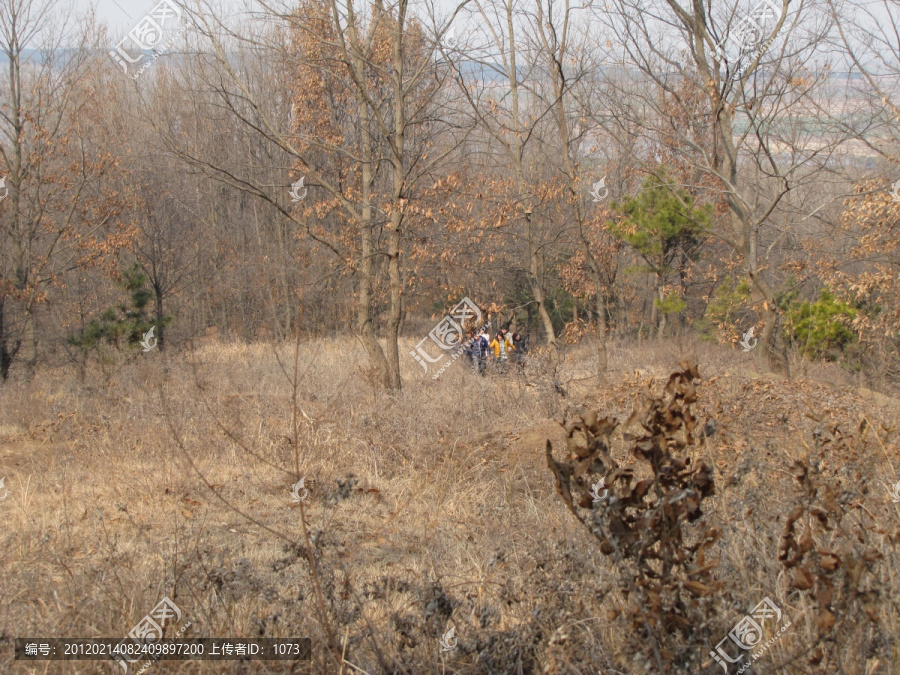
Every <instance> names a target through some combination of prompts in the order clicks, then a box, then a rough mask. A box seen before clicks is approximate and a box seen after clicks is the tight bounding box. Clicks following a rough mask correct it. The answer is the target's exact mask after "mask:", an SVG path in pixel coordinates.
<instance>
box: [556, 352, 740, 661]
mask: <svg viewBox="0 0 900 675" xmlns="http://www.w3.org/2000/svg"><path fill="white" fill-rule="evenodd" d="M699 378H700V374H699V372H698V369H697V365H696V364H695V363H693V362H688V361H682V363H681V370H679V371H676V372H674V373H672V375H671V377H670V378H669V381H668V383H667V384H666V387H665V390H664V392H663V393H662V394H661V395H654V394H652V393H651V392H649V391H648V392H647V394H646V395H645V396H644V399H643V401H641V402H640V404H639V405H638V406H637V407H636V409H635V410H634V412H633V413H632V415H631V417H630V418H629V419H628V421H627V422H626V424H625V426H626V428H627V427H629V426H631V425H632V424H637V425H639V426H640V428H641V431H640V432H639V433H637V434H629V433H624V434H623V439H624V441H625V443H626V444H627V446H629V447H630V450H631V454H632V455H633V456H634V458H635V459H637V460H638V461H639V462H640V464H639V465H638V466H636V467H634V468H632V467H625V466H619V464H618V463H617V462H616V461H615V460H614V459H613V458H612V456H611V455H610V437H611V435H612V433H613V431H614V430H615V429H616V428H617V427H618V426H619V422H618V421H617V420H616V419H614V418H612V417H605V418H598V416H597V414H596V413H593V412H587V411H580V412H579V413H577V414H576V415H575V417H574V419H571V420H568V419H567V420H565V421H564V424H563V427H564V429H565V431H566V434H567V437H568V439H567V451H568V455H569V456H568V457H567V458H566V460H565V461H556V460H555V459H554V457H553V453H552V450H553V447H552V445H551V443H550V442H549V441H548V442H547V463H548V465H549V466H550V469H551V471H552V472H553V473H554V475H555V476H556V483H557V491H558V492H559V495H560V496H561V497H562V499H563V501H564V502H565V504H566V506H567V507H568V508H569V510H570V511H571V512H572V513H573V514H574V515H575V517H576V518H578V520H579V521H580V522H581V523H582V524H583V525H584V526H585V527H587V528H588V530H590V532H591V533H592V534H593V535H594V536H595V537H596V538H597V539H598V540H599V542H600V551H601V552H602V553H603V554H604V555H607V556H609V557H610V559H611V560H612V561H613V563H614V564H615V566H616V568H617V570H618V572H619V577H618V584H619V588H620V590H621V596H622V598H623V602H622V604H621V605H620V606H619V607H618V608H617V609H616V610H614V612H613V614H614V615H615V616H618V615H620V614H621V615H623V617H624V618H625V619H627V621H628V622H629V623H630V626H629V628H630V630H626V631H623V633H624V634H626V635H628V636H629V637H628V638H627V641H626V643H625V644H622V649H621V651H620V653H619V654H618V655H617V660H618V661H619V662H620V663H622V665H623V666H624V665H625V664H626V663H627V664H628V665H629V666H630V667H635V666H637V667H638V670H653V671H656V672H672V671H679V672H686V671H694V672H695V671H697V670H699V665H700V659H701V658H702V654H703V653H704V651H703V646H704V645H706V644H708V642H709V640H710V638H711V633H712V632H713V629H714V627H713V626H712V625H711V620H712V618H713V617H715V616H716V615H717V614H718V613H719V612H718V606H719V605H720V604H721V603H720V602H719V601H720V600H721V597H720V596H721V594H722V592H723V588H724V584H723V583H722V582H720V581H718V580H716V579H715V577H714V576H713V574H714V570H715V568H716V567H717V566H718V561H717V560H713V561H711V560H708V549H709V548H710V547H711V546H712V545H713V544H714V543H715V542H716V540H717V539H718V538H719V536H720V530H719V529H718V528H715V527H710V526H708V525H706V524H704V523H703V522H702V521H701V517H702V515H703V501H704V500H705V499H707V498H709V497H710V496H711V495H713V493H714V490H715V486H714V483H713V476H712V469H711V468H710V467H709V466H707V465H706V464H705V463H703V462H702V461H701V462H698V463H697V464H696V466H692V463H691V458H690V457H689V456H685V450H686V448H688V446H691V445H693V443H694V440H693V437H692V431H693V430H694V427H695V425H696V419H695V418H694V416H693V415H692V414H691V405H692V404H693V403H694V402H696V401H697V398H698V394H697V389H696V386H695V384H694V383H695V381H696V380H699ZM636 474H638V475H637V476H636ZM643 476H646V477H643ZM600 477H602V478H603V482H604V484H603V486H602V487H603V489H605V490H606V491H607V492H606V493H605V496H603V495H601V494H600V489H599V487H598V488H595V489H594V492H593V494H592V492H591V488H592V486H593V485H597V481H598V480H599V478H600ZM635 481H636V482H635ZM595 495H600V498H599V499H597V498H596V497H595Z"/></svg>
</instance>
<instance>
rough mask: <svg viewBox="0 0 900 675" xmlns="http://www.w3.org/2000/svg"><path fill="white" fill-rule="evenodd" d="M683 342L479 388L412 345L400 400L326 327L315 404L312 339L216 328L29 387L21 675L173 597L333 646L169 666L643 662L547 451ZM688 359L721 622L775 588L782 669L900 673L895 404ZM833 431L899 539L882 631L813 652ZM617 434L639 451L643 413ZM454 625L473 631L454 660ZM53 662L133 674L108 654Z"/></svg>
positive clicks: (13, 500) (195, 626) (251, 629)
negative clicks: (814, 586)
mask: <svg viewBox="0 0 900 675" xmlns="http://www.w3.org/2000/svg"><path fill="white" fill-rule="evenodd" d="M684 349H687V347H684V346H682V345H679V344H677V343H674V342H672V343H663V344H653V345H649V346H647V345H645V346H644V347H642V348H640V349H638V348H636V347H633V346H631V347H629V346H627V345H618V344H614V345H612V348H611V351H610V366H611V368H612V369H613V372H611V374H610V377H609V383H608V384H607V385H605V386H604V387H597V386H596V385H594V384H592V382H591V380H590V379H589V378H588V374H589V372H590V363H589V359H590V357H589V354H590V353H591V352H590V348H589V346H588V345H582V346H579V347H577V348H574V349H572V351H571V352H570V353H569V354H568V355H567V358H566V360H565V361H564V363H563V365H562V367H561V370H560V371H559V373H558V375H557V377H556V379H555V381H554V380H553V379H552V378H550V377H549V376H541V377H537V378H535V377H529V378H524V379H523V378H520V377H516V376H514V375H509V376H507V377H490V378H484V379H482V378H477V377H475V376H473V375H472V374H471V373H470V372H468V371H467V370H466V368H465V367H464V365H463V364H462V363H459V364H455V365H454V366H453V367H452V368H451V369H450V370H449V371H448V372H446V373H445V374H444V375H443V376H442V377H441V378H440V379H439V380H437V381H432V380H430V379H427V378H425V377H424V376H423V375H422V374H421V370H420V368H419V366H418V365H417V364H416V363H415V362H414V361H413V360H412V359H410V358H408V357H406V358H403V365H404V368H405V369H406V372H405V373H404V378H405V382H407V386H406V387H405V388H404V390H403V391H402V392H401V393H399V394H396V395H387V394H384V393H380V392H378V391H377V389H375V388H374V387H373V386H372V384H371V379H370V377H369V374H368V370H367V367H366V365H365V363H364V362H363V361H362V360H361V352H362V350H361V348H360V347H359V345H358V344H357V343H355V342H353V341H327V340H320V341H317V342H315V343H311V344H302V345H301V346H300V359H299V378H298V381H297V387H296V403H297V413H296V415H295V416H294V415H292V397H293V393H294V388H293V386H292V382H291V381H292V376H293V367H294V364H293V351H294V349H293V346H291V345H288V346H283V347H278V348H274V347H272V346H271V345H262V344H254V345H225V344H208V345H204V346H203V347H201V348H198V349H197V351H195V352H193V353H188V354H184V355H167V354H161V353H157V352H152V353H150V354H148V355H142V356H141V358H139V359H138V360H137V361H136V362H132V363H130V364H117V365H113V366H108V367H107V372H108V373H112V374H111V376H109V377H108V378H105V377H101V376H100V375H99V373H97V372H93V373H89V375H88V379H87V380H86V381H85V382H79V381H78V379H77V377H76V375H75V373H72V372H69V371H67V370H59V371H47V372H44V373H42V374H41V377H40V378H39V379H38V380H37V382H35V383H34V385H32V386H31V387H30V388H27V387H25V386H24V385H14V384H11V385H7V386H6V388H5V389H4V390H2V392H0V411H2V412H0V448H2V449H0V477H2V476H5V477H6V487H7V488H8V491H9V492H8V497H7V499H6V500H5V501H3V502H0V514H2V515H3V517H4V519H5V522H6V524H7V527H6V528H4V533H3V535H2V546H0V573H2V578H3V584H2V589H0V617H2V619H0V620H2V622H3V623H2V638H3V639H2V640H0V670H2V671H4V672H8V671H13V672H24V671H25V670H26V668H25V667H24V666H22V665H20V664H17V663H16V662H14V661H13V655H12V638H14V637H16V636H29V635H31V636H48V637H52V636H67V637H91V636H97V637H111V636H122V635H124V634H125V633H126V632H127V631H128V630H129V629H130V628H131V627H132V626H133V625H134V624H135V622H136V621H137V620H138V619H140V618H141V617H142V616H143V615H144V614H146V613H147V612H148V611H149V610H150V609H151V608H152V607H153V606H154V605H155V604H156V602H157V601H158V600H159V599H160V598H161V597H162V596H164V595H169V596H170V597H172V598H174V599H175V601H176V602H177V603H178V604H179V606H180V607H181V608H182V610H183V611H184V614H185V618H186V619H188V620H190V621H191V622H192V625H191V627H190V629H189V631H188V633H187V634H186V637H220V636H222V637H226V636H247V637H254V636H267V637H306V636H309V637H311V638H312V639H313V659H312V661H311V662H308V663H305V664H304V663H299V664H295V663H291V662H276V661H265V662H254V663H241V662H224V661H195V662H161V663H159V664H156V665H154V666H152V669H153V670H155V671H158V672H175V671H178V672H251V671H252V672H316V673H319V672H341V671H342V672H344V673H351V672H369V673H375V672H407V673H424V672H458V673H498V672H503V673H519V672H521V673H529V672H548V673H594V672H598V671H600V672H604V673H606V672H629V673H630V672H643V671H642V670H640V669H639V666H638V665H637V662H631V661H629V658H628V656H629V655H628V654H626V653H623V652H622V651H621V650H622V648H623V647H622V646H623V644H624V642H623V640H622V636H623V631H624V632H627V631H629V626H628V625H627V624H626V623H624V621H623V619H622V617H619V618H617V619H613V618H612V616H613V614H614V612H612V613H611V612H610V610H614V609H615V608H617V607H618V605H619V603H620V602H621V597H620V596H619V591H618V590H617V589H616V586H615V583H614V579H615V576H616V571H615V569H614V568H613V566H612V565H611V564H610V561H609V560H608V559H607V558H606V557H604V556H602V555H600V554H599V552H598V548H597V544H596V540H594V539H593V537H591V536H590V534H589V533H588V532H586V531H585V530H584V529H583V528H581V526H580V525H579V524H578V523H577V522H576V521H575V520H574V519H573V518H572V516H571V514H570V513H569V512H568V511H567V510H566V509H565V508H564V507H563V506H562V504H561V502H560V500H559V498H558V497H557V495H556V492H555V488H554V483H553V479H552V476H551V474H550V472H549V471H548V469H547V466H546V462H545V459H544V445H545V443H546V440H547V438H551V439H553V440H554V443H556V442H557V441H558V440H559V439H560V438H562V435H563V434H562V431H561V430H560V428H559V427H558V425H556V423H555V422H554V420H559V419H561V418H562V415H563V413H564V412H565V410H566V408H567V407H569V406H572V405H577V404H583V405H586V406H588V407H590V408H592V409H596V410H599V411H600V412H601V413H603V414H614V415H616V416H618V417H619V418H620V419H624V418H626V417H627V416H628V413H629V412H630V411H631V407H632V403H633V401H634V398H635V393H636V392H637V391H639V390H640V389H641V388H642V387H645V386H646V385H647V384H648V382H650V381H651V380H654V378H655V380H654V381H653V382H650V384H651V386H652V387H655V388H656V389H659V387H660V386H661V384H660V382H661V380H660V378H662V380H664V379H665V376H666V375H667V373H668V372H669V371H670V370H671V368H672V367H674V366H675V365H676V364H677V363H678V360H679V358H680V356H681V355H682V354H681V352H682V351H683V350H684ZM690 349H691V351H692V352H694V353H696V354H697V358H698V361H699V363H700V367H701V373H702V375H703V377H704V381H703V383H702V386H701V389H700V391H701V400H700V403H699V412H700V419H701V421H703V420H705V419H706V418H707V417H714V418H715V419H716V426H717V430H716V433H715V434H714V435H713V436H712V437H711V438H709V439H706V440H704V441H703V442H702V443H701V444H700V445H699V446H697V447H694V448H693V449H692V450H691V452H692V453H693V456H695V457H697V458H701V457H702V458H706V459H707V460H708V461H709V462H710V463H711V464H713V465H714V466H715V468H716V481H717V485H718V488H719V489H718V492H717V494H716V496H715V497H714V499H712V501H713V503H714V508H713V509H712V511H711V512H709V513H708V514H707V515H706V516H705V519H707V520H708V521H709V522H711V523H713V524H715V525H717V526H718V527H720V528H721V529H722V530H723V536H722V539H721V541H720V542H719V544H718V545H717V551H718V552H719V554H720V555H721V565H720V567H719V578H720V579H721V580H722V581H723V582H724V583H725V586H726V587H727V594H726V595H725V596H723V597H726V598H727V599H728V602H730V603H732V604H731V605H730V606H727V607H723V608H722V612H721V616H720V617H718V618H717V619H716V621H718V623H717V624H716V626H715V627H714V629H713V630H714V631H718V630H721V632H720V633H716V634H718V635H721V636H723V637H724V635H725V634H726V633H727V631H728V630H729V629H730V628H731V626H733V625H734V623H735V622H736V621H737V620H738V619H739V618H740V617H741V616H742V615H743V614H745V613H746V612H747V611H748V610H749V609H750V608H751V607H753V606H754V605H755V604H756V603H757V602H759V601H760V600H761V599H762V598H763V597H764V596H767V595H768V596H769V597H771V598H772V599H773V600H775V601H776V602H777V603H778V604H779V606H780V607H782V608H783V609H784V612H785V613H786V614H787V615H788V616H789V617H790V618H791V621H792V627H791V629H790V631H789V632H788V633H786V634H785V636H784V637H783V638H782V639H781V640H779V641H778V642H777V643H776V644H775V645H774V647H773V648H771V649H770V650H769V651H768V652H767V654H766V656H765V657H764V658H763V660H762V661H761V662H760V663H761V665H759V666H757V668H759V669H760V670H759V671H758V672H773V671H774V670H776V669H781V670H783V671H784V672H797V673H799V672H821V671H822V670H823V669H824V670H829V671H831V672H846V673H867V674H868V673H894V672H896V671H897V667H898V666H897V664H898V663H900V648H898V645H897V638H896V636H897V635H898V634H900V622H898V603H900V592H898V591H897V590H896V589H897V588H898V584H897V583H896V582H897V581H898V580H897V576H898V572H900V565H898V558H897V543H898V540H900V504H892V503H891V500H890V498H889V496H888V494H887V491H886V490H885V489H884V487H883V485H882V484H881V482H883V483H884V484H893V483H895V482H896V481H897V480H898V479H900V466H898V444H897V437H896V433H895V432H892V433H889V432H887V431H885V430H884V428H883V427H891V425H893V424H895V423H896V420H897V419H898V412H900V410H898V404H897V401H896V400H894V399H889V398H886V397H883V396H882V397H876V396H874V395H871V394H869V395H868V396H866V397H864V396H862V395H860V394H858V393H857V392H856V391H855V390H854V389H853V388H852V387H850V386H849V380H847V379H844V380H841V379H839V378H841V377H843V375H841V374H840V371H839V369H835V370H834V374H833V375H832V376H831V377H830V379H831V380H832V385H828V384H822V383H820V382H817V381H812V380H805V379H798V380H795V381H792V382H786V381H782V380H773V379H769V378H761V377H759V375H758V374H756V373H755V372H754V369H753V367H752V365H751V364H750V361H749V358H748V357H747V356H746V355H743V354H741V353H740V352H737V351H731V350H722V349H715V348H711V347H700V346H691V348H690ZM276 357H277V358H276ZM826 379H828V378H826ZM554 384H556V385H558V386H554ZM834 384H838V385H841V386H839V387H837V388H836V387H835V386H833V385H834ZM560 388H561V389H562V390H563V391H565V392H566V394H567V395H566V396H565V397H564V396H563V395H562V394H561V393H560ZM295 417H296V420H297V422H296V432H295V429H294V419H295ZM813 417H815V418H817V419H813ZM861 417H865V418H866V419H867V420H868V424H869V425H870V432H869V433H868V434H867V435H866V438H865V439H862V438H861V437H859V436H860V435H859V434H858V433H857V431H856V430H857V429H858V427H859V423H860V419H861ZM832 423H838V424H839V425H841V427H840V428H841V429H843V430H844V431H845V433H846V434H847V435H848V437H849V436H851V435H853V434H856V435H855V436H854V438H855V441H854V442H857V443H858V444H859V446H858V450H859V452H858V456H856V457H846V458H845V457H841V456H830V457H828V459H827V462H828V464H829V465H830V468H831V469H832V470H833V473H834V475H835V479H836V480H842V481H844V487H845V488H846V490H848V491H850V492H852V495H851V497H850V498H849V499H850V500H851V502H852V503H858V508H857V509H856V511H855V512H857V511H858V512H859V513H863V511H865V513H868V514H869V516H870V517H869V516H866V517H867V518H869V520H870V521H871V522H873V523H875V524H877V526H878V527H879V528H880V530H881V531H880V533H877V532H874V531H873V532H872V533H871V534H867V535H866V536H867V537H870V539H871V540H872V541H873V542H874V543H875V544H876V545H877V546H878V547H879V550H880V551H881V552H882V553H883V555H884V559H883V560H882V561H881V562H880V564H879V565H878V566H877V568H876V569H875V571H874V572H873V577H872V583H873V584H874V585H877V587H878V588H879V589H880V590H881V595H880V596H879V598H880V599H879V602H878V607H877V617H876V618H877V621H867V622H866V621H857V620H856V619H855V618H853V617H850V616H848V617H847V619H848V620H847V621H846V622H844V623H842V622H841V620H842V618H843V617H841V616H838V625H837V626H836V628H835V631H834V635H833V636H832V638H833V639H832V640H831V641H830V642H828V641H825V642H823V643H821V644H822V645H824V648H825V650H826V652H827V655H826V658H825V659H824V660H822V661H820V662H818V664H817V665H816V664H810V663H809V660H808V659H809V656H810V653H809V651H810V647H811V646H812V645H813V644H814V643H816V634H817V632H816V625H815V615H816V611H815V607H814V604H815V603H814V600H811V599H810V598H808V597H807V595H806V594H804V593H801V592H799V591H797V590H796V589H791V588H789V576H788V575H786V574H785V572H784V570H783V567H782V566H781V564H780V563H779V562H778V559H777V546H778V538H779V536H780V534H781V530H782V522H783V519H784V517H785V516H786V514H787V513H788V512H790V511H791V509H792V508H793V507H794V506H795V505H796V503H797V500H798V498H799V497H798V495H799V494H800V493H799V490H798V488H797V484H796V482H795V481H794V480H793V477H792V475H791V473H790V466H791V463H792V462H793V461H794V460H795V459H797V458H801V457H803V456H804V455H805V454H806V453H807V452H808V450H807V447H812V445H813V441H812V439H813V433H814V432H815V433H817V434H819V433H820V432H821V429H822V428H827V427H828V426H829V425H830V424H832ZM295 438H296V442H297V445H296V447H297V448H298V450H299V463H300V466H301V471H300V472H301V475H304V476H306V478H307V481H306V482H307V485H308V486H309V487H310V495H309V498H308V500H307V501H306V502H304V506H303V507H302V508H300V507H298V505H296V504H294V503H293V502H292V500H291V496H290V493H289V490H290V486H291V484H292V483H294V482H295V481H296V475H295V473H294V463H295V455H294V449H295V445H294V443H295ZM616 443H618V445H617V444H615V443H614V445H613V452H614V455H615V456H616V458H617V459H618V460H619V461H621V462H623V463H629V462H630V461H631V459H630V457H629V456H628V455H627V454H626V452H625V450H624V446H623V445H622V444H621V430H620V431H619V432H617V440H616ZM854 447H856V446H854ZM845 467H849V468H845ZM301 513H303V514H305V517H306V522H307V528H306V532H307V533H306V534H304V528H303V527H302V523H301ZM866 522H869V521H866ZM307 536H308V537H309V542H310V549H309V550H310V551H311V552H312V555H313V557H314V560H315V562H316V571H317V578H318V585H319V588H320V590H321V594H322V604H321V605H320V603H319V601H318V600H317V592H316V584H315V583H314V580H313V578H312V576H311V575H310V566H309V564H308V559H307V557H306V555H305V553H304V551H305V550H306V544H305V542H306V541H307ZM323 608H324V610H325V615H326V616H327V620H328V624H329V629H330V632H331V634H332V636H333V638H334V641H335V642H336V644H337V646H338V648H339V650H341V651H342V653H343V660H344V663H343V665H339V664H338V663H337V661H336V658H335V657H334V656H333V655H332V654H331V653H330V652H329V649H328V635H327V632H328V631H326V629H325V628H324V625H323V621H322V611H321V610H322V609H323ZM851 618H853V620H852V621H851V620H850V619H851ZM451 626H452V627H455V628H456V635H457V637H458V645H457V647H456V648H455V649H454V650H452V651H450V652H441V649H440V646H439V643H438V640H439V638H440V636H441V635H442V634H443V633H444V632H445V631H446V630H447V629H448V628H450V627H451ZM712 646H713V645H709V644H699V645H696V649H697V650H698V651H700V652H703V653H704V654H705V652H706V651H708V650H709V649H711V648H712ZM40 669H41V672H53V673H55V672H67V673H68V672H73V673H74V672H78V673H88V672H104V671H105V672H113V667H112V666H111V665H110V664H109V663H102V662H99V661H80V662H75V661H73V662H42V665H41V666H40ZM117 670H118V669H116V671H117ZM706 671H707V672H719V671H720V669H719V666H717V665H715V664H714V663H713V664H709V665H708V667H707V668H706Z"/></svg>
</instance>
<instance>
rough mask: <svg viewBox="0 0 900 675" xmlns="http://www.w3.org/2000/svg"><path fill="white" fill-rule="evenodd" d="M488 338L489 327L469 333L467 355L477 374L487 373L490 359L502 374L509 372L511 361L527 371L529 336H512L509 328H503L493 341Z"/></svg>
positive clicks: (517, 333)
mask: <svg viewBox="0 0 900 675" xmlns="http://www.w3.org/2000/svg"><path fill="white" fill-rule="evenodd" d="M488 338H489V335H488V329H487V327H484V328H481V329H479V330H478V331H474V330H471V331H469V339H468V341H467V347H466V349H465V353H466V356H467V357H468V358H469V361H470V362H471V363H472V368H473V369H474V370H475V371H476V372H477V373H479V374H480V375H484V374H485V373H486V372H487V364H488V359H490V358H491V357H493V358H492V361H493V362H494V363H496V364H497V367H498V369H499V371H500V372H501V373H506V372H507V371H508V369H509V363H510V361H511V362H513V363H514V364H515V365H516V368H517V369H519V370H520V371H522V370H525V355H526V354H527V353H528V337H527V336H525V335H522V334H521V333H519V332H515V333H512V334H510V332H509V329H508V328H501V329H500V330H499V331H498V332H497V334H496V335H495V336H494V339H493V340H489V339H488Z"/></svg>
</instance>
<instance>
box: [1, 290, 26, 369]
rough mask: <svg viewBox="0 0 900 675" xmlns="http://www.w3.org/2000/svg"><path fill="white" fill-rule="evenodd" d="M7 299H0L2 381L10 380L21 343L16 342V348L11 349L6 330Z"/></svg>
mask: <svg viewBox="0 0 900 675" xmlns="http://www.w3.org/2000/svg"><path fill="white" fill-rule="evenodd" d="M5 305H6V298H0V379H3V380H6V379H8V378H9V369H10V367H11V366H12V362H13V359H14V358H16V352H18V351H19V345H21V344H22V343H21V342H16V345H15V347H13V348H12V349H10V348H9V342H10V340H9V334H8V331H7V330H6V307H5Z"/></svg>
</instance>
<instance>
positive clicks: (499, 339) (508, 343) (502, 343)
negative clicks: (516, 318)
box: [490, 328, 516, 373]
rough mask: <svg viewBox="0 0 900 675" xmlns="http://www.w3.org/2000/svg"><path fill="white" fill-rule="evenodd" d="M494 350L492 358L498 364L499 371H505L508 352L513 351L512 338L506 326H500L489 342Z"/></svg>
mask: <svg viewBox="0 0 900 675" xmlns="http://www.w3.org/2000/svg"><path fill="white" fill-rule="evenodd" d="M490 347H491V349H492V350H493V351H494V359H496V360H497V362H498V363H499V364H500V372H501V373H505V372H506V369H507V366H508V365H509V353H510V352H513V351H515V349H516V348H515V347H514V346H513V342H512V338H510V336H509V331H508V330H507V329H506V328H501V329H500V332H499V333H497V335H496V336H495V337H494V339H493V341H491V344H490Z"/></svg>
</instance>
